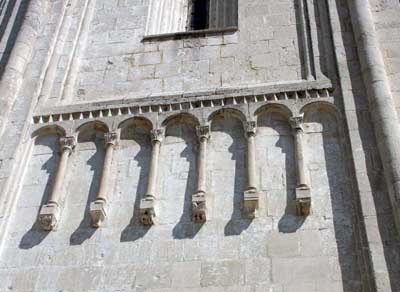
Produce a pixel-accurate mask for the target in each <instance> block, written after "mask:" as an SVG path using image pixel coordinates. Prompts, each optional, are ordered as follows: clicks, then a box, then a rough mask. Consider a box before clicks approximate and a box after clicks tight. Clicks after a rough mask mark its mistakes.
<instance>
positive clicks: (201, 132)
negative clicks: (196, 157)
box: [196, 125, 210, 141]
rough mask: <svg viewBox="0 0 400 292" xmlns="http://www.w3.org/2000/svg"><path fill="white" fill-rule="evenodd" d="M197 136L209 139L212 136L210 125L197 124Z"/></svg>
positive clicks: (200, 138) (201, 138)
mask: <svg viewBox="0 0 400 292" xmlns="http://www.w3.org/2000/svg"><path fill="white" fill-rule="evenodd" d="M196 132H197V137H199V140H200V141H202V140H204V139H205V140H208V139H209V138H210V126H208V125H206V126H197V127H196Z"/></svg>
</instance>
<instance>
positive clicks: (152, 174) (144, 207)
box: [140, 129, 163, 226]
mask: <svg viewBox="0 0 400 292" xmlns="http://www.w3.org/2000/svg"><path fill="white" fill-rule="evenodd" d="M162 137H163V132H162V130H161V129H155V130H152V131H151V142H152V151H151V162H150V170H149V180H148V184H147V192H146V195H145V196H144V198H143V199H142V200H141V202H140V221H141V222H142V224H143V225H148V226H149V225H154V224H155V219H156V218H155V217H156V212H155V198H156V196H155V192H156V184H157V172H158V159H159V155H160V147H161V142H162Z"/></svg>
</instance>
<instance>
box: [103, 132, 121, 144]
mask: <svg viewBox="0 0 400 292" xmlns="http://www.w3.org/2000/svg"><path fill="white" fill-rule="evenodd" d="M117 140H118V134H117V133H116V132H109V133H105V134H104V143H105V144H106V145H109V144H111V145H115V144H117Z"/></svg>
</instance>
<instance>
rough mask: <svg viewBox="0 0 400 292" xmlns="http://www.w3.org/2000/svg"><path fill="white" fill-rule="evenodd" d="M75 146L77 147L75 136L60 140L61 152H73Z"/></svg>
mask: <svg viewBox="0 0 400 292" xmlns="http://www.w3.org/2000/svg"><path fill="white" fill-rule="evenodd" d="M75 146H76V139H75V137H74V136H69V137H61V138H60V147H61V151H64V150H69V151H71V152H72V150H73V149H74V148H75Z"/></svg>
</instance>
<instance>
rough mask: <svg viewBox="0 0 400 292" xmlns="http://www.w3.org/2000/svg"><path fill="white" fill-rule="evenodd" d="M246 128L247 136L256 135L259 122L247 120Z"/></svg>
mask: <svg viewBox="0 0 400 292" xmlns="http://www.w3.org/2000/svg"><path fill="white" fill-rule="evenodd" d="M244 130H245V131H246V135H247V137H251V136H255V135H256V132H257V122H256V121H247V122H245V124H244Z"/></svg>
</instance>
